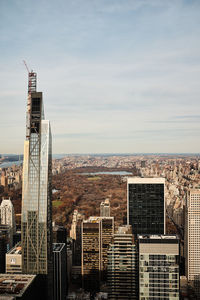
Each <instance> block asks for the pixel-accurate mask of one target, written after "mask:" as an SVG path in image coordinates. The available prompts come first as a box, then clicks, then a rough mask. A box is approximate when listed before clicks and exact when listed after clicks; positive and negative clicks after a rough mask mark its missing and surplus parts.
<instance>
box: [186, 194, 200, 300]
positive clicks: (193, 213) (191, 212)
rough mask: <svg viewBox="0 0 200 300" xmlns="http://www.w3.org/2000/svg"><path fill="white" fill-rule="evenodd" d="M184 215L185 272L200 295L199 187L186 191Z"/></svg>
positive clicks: (199, 295)
mask: <svg viewBox="0 0 200 300" xmlns="http://www.w3.org/2000/svg"><path fill="white" fill-rule="evenodd" d="M185 216H186V221H185V254H186V258H185V274H186V276H187V279H188V281H189V283H191V285H193V286H194V289H195V292H196V294H197V296H198V297H200V189H193V190H190V191H189V192H188V195H187V203H186V213H185Z"/></svg>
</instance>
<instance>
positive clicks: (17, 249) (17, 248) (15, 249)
mask: <svg viewBox="0 0 200 300" xmlns="http://www.w3.org/2000/svg"><path fill="white" fill-rule="evenodd" d="M7 254H22V247H21V242H19V243H17V244H16V245H15V246H14V247H13V248H12V249H10V251H9V252H8V253H7Z"/></svg>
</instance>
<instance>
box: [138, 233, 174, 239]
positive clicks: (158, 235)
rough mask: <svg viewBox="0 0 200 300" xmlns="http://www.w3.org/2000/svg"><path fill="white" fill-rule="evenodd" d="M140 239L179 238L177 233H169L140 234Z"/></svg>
mask: <svg viewBox="0 0 200 300" xmlns="http://www.w3.org/2000/svg"><path fill="white" fill-rule="evenodd" d="M138 239H152V240H153V239H156V240H158V239H160V240H166V239H168V240H177V239H178V237H177V235H175V234H173V235H170V234H169V235H167V234H139V235H138Z"/></svg>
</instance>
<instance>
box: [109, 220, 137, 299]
mask: <svg viewBox="0 0 200 300" xmlns="http://www.w3.org/2000/svg"><path fill="white" fill-rule="evenodd" d="M107 282H108V295H109V298H108V299H111V300H112V299H113V300H116V299H119V300H120V299H121V300H126V299H138V298H137V295H138V291H137V249H136V246H135V245H134V244H133V235H132V230H131V226H128V225H127V226H123V227H119V229H118V232H117V233H116V234H114V238H113V242H112V243H111V245H110V248H109V250H108V274H107Z"/></svg>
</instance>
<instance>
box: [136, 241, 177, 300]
mask: <svg viewBox="0 0 200 300" xmlns="http://www.w3.org/2000/svg"><path fill="white" fill-rule="evenodd" d="M138 242H139V243H138V244H139V300H157V299H158V300H160V299H166V300H167V299H168V300H171V299H173V300H179V240H178V238H177V237H176V236H175V235H173V236H171V235H169V236H168V235H139V236H138Z"/></svg>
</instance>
